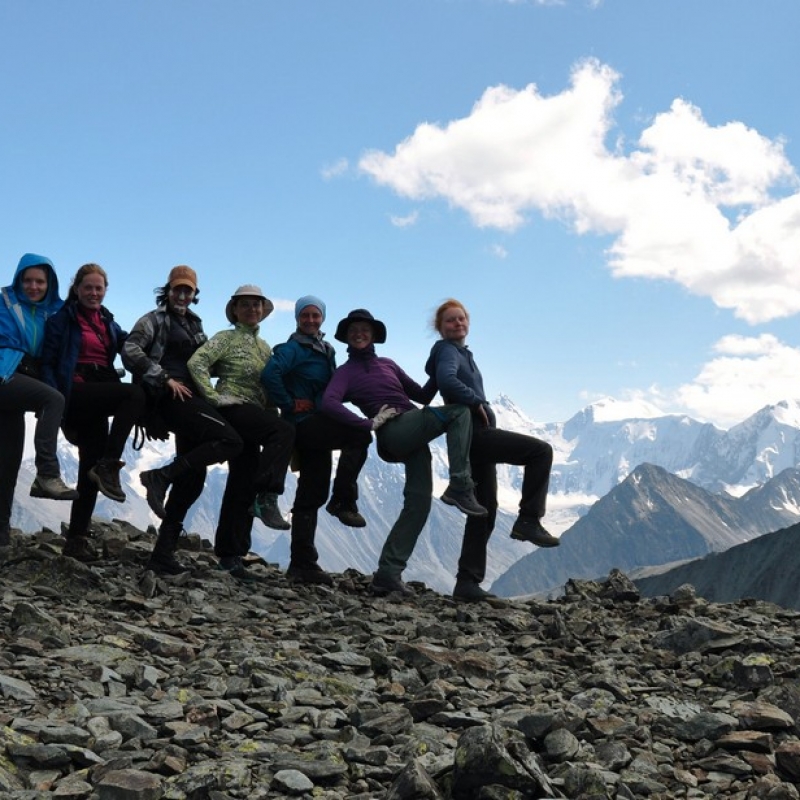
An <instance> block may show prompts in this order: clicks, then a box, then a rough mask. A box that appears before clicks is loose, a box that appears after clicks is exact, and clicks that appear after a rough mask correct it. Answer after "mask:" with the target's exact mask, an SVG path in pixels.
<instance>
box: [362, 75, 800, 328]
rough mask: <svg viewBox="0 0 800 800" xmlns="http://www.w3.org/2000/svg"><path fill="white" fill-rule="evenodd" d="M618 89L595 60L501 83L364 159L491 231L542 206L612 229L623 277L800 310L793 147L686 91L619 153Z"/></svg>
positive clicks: (749, 315)
mask: <svg viewBox="0 0 800 800" xmlns="http://www.w3.org/2000/svg"><path fill="white" fill-rule="evenodd" d="M618 83H619V75H618V74H617V73H616V72H615V71H614V70H613V69H611V68H610V67H608V66H606V65H604V64H601V63H599V62H597V61H595V60H589V61H586V62H584V63H582V64H579V65H577V66H576V67H575V69H574V70H573V73H572V77H571V85H570V86H569V87H568V88H567V89H565V90H564V91H563V92H561V93H560V94H557V95H553V96H550V97H544V96H542V95H541V94H540V93H539V92H538V90H537V87H536V86H535V85H533V84H531V85H529V86H526V87H525V88H524V89H521V90H514V89H510V88H508V87H506V86H495V87H491V88H489V89H487V90H486V91H485V92H484V94H483V96H482V97H481V98H480V100H479V101H478V102H477V103H476V104H475V106H474V107H473V109H472V111H471V113H470V114H469V115H468V116H466V117H464V118H462V119H457V120H453V121H451V122H449V123H447V124H446V125H443V126H440V125H434V124H430V123H423V124H421V125H419V126H418V127H417V129H416V130H415V131H414V132H413V134H412V135H411V136H409V137H408V138H407V139H405V140H404V141H402V142H400V143H399V144H398V145H397V146H396V148H395V150H394V153H392V154H388V153H383V152H380V151H371V152H367V153H365V154H364V155H363V156H362V158H361V159H360V161H359V165H358V166H359V169H360V170H361V171H362V172H363V173H365V174H367V175H369V176H371V177H372V178H373V179H374V180H375V181H376V182H377V183H378V184H380V185H383V186H387V187H389V188H391V189H392V190H394V191H395V192H397V193H398V194H400V195H402V196H404V197H408V198H412V199H414V200H417V201H422V200H432V199H444V200H446V201H447V202H448V203H449V204H450V205H452V206H453V207H455V208H459V209H462V210H464V211H465V212H466V213H467V214H468V215H469V216H470V218H471V219H472V221H473V223H474V224H475V225H477V226H479V227H494V228H499V229H501V230H508V231H511V230H514V229H516V228H519V227H520V226H522V225H524V224H525V221H526V217H527V216H528V215H530V214H531V213H536V212H538V213H541V214H543V215H545V216H548V217H556V218H560V219H562V220H564V221H565V222H567V223H568V224H570V225H571V226H572V227H573V228H574V230H575V231H576V232H578V233H581V234H586V233H599V234H611V235H612V236H614V237H615V238H614V241H613V244H612V245H611V247H610V248H609V251H608V263H609V267H610V268H611V270H612V272H613V274H615V275H616V276H618V277H633V276H636V277H645V278H656V279H665V280H671V281H674V282H676V283H679V284H680V285H682V286H684V287H686V288H687V289H688V290H690V291H691V292H693V293H695V294H698V295H705V296H708V297H710V298H711V299H712V300H713V301H714V302H715V303H716V304H717V305H718V306H720V307H723V308H730V309H733V310H734V312H735V313H736V315H737V316H739V317H741V318H743V319H746V320H747V321H749V322H751V323H754V322H763V321H766V320H769V319H775V318H777V317H783V316H788V315H791V314H794V313H796V312H797V311H800V194H798V193H797V186H798V180H797V175H796V173H795V170H794V169H793V167H792V165H791V164H790V162H789V161H788V159H787V158H786V156H785V154H784V150H783V143H782V142H781V141H771V140H770V139H768V138H766V137H764V136H762V135H761V134H759V133H758V132H757V131H755V130H753V129H751V128H748V127H747V126H745V125H744V124H742V123H741V122H730V123H728V124H725V125H720V126H716V127H715V126H711V125H709V124H708V123H707V122H706V121H705V120H704V119H703V116H702V114H701V112H700V110H699V109H697V108H696V107H694V106H692V105H691V104H690V103H687V102H686V101H684V100H681V99H677V100H675V101H674V102H673V103H672V105H671V107H670V109H669V110H668V111H666V112H663V113H661V114H658V115H657V116H656V117H655V119H654V120H653V121H652V123H651V124H650V125H649V126H648V127H646V128H645V129H644V130H643V131H642V133H641V135H640V137H639V140H638V142H637V143H636V145H635V147H634V148H633V149H632V150H631V152H629V153H625V152H624V151H623V148H622V146H621V145H617V144H615V146H614V149H613V150H612V149H609V146H608V144H607V142H608V140H609V139H610V138H611V137H610V134H611V131H612V128H613V112H614V109H615V108H616V106H617V105H618V104H619V103H620V102H621V100H622V96H621V94H620V93H619V90H618V88H617V84H618ZM792 192H794V193H792Z"/></svg>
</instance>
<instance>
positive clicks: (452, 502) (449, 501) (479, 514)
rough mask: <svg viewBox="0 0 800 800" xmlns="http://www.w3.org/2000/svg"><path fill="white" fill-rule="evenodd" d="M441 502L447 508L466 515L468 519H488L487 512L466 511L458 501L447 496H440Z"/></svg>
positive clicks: (484, 510)
mask: <svg viewBox="0 0 800 800" xmlns="http://www.w3.org/2000/svg"><path fill="white" fill-rule="evenodd" d="M440 499H441V501H442V502H443V503H444V504H445V505H448V506H453V508H457V509H458V510H459V511H460V512H461V513H462V514H466V515H467V516H468V517H488V516H489V512H488V511H487V510H486V509H485V508H484V509H483V511H477V510H475V509H468V508H465V507H464V506H462V505H461V503H459V502H458V500H453V498H452V497H448V496H447V495H444V494H443V495H442V496H441V498H440Z"/></svg>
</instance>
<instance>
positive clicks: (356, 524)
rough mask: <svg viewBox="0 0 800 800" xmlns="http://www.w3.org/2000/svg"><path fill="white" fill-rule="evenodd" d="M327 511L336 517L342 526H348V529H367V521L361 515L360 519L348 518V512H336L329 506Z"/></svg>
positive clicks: (326, 507) (326, 508)
mask: <svg viewBox="0 0 800 800" xmlns="http://www.w3.org/2000/svg"><path fill="white" fill-rule="evenodd" d="M325 510H326V511H327V512H328V513H329V514H330V515H331V516H332V517H336V519H338V520H339V522H341V523H342V525H346V526H347V527H348V528H366V527H367V521H366V520H365V519H364V517H362V516H361V515H359V516H358V517H347V514H348V512H347V511H345V512H341V511H335V510H333V509H331V508H329V507H328V506H325Z"/></svg>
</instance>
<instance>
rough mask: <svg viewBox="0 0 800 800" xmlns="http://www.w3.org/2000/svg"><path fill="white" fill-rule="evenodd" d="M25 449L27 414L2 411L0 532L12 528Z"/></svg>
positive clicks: (0, 435) (0, 437)
mask: <svg viewBox="0 0 800 800" xmlns="http://www.w3.org/2000/svg"><path fill="white" fill-rule="evenodd" d="M24 447H25V412H24V411H0V531H7V530H8V529H9V528H10V526H11V509H12V507H13V505H14V489H15V488H16V485H17V475H18V474H19V468H20V465H21V464H22V452H23V450H24Z"/></svg>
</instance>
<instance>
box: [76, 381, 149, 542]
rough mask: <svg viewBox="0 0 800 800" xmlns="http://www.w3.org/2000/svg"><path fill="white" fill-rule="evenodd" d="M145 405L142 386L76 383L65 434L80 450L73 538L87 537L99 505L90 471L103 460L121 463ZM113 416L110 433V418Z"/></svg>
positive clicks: (111, 383) (113, 383) (118, 383)
mask: <svg viewBox="0 0 800 800" xmlns="http://www.w3.org/2000/svg"><path fill="white" fill-rule="evenodd" d="M144 406H145V395H144V392H143V391H142V388H141V387H140V386H136V385H134V384H131V383H120V382H116V381H109V382H103V383H92V382H90V383H83V382H82V383H75V384H73V386H72V392H71V394H70V398H69V405H68V406H67V413H66V417H65V419H64V424H63V428H64V432H65V434H66V436H67V438H68V439H69V441H70V442H72V443H73V444H75V445H77V447H78V485H77V487H76V488H77V489H78V494H79V495H80V496H79V497H78V499H77V500H73V501H72V507H71V508H70V514H69V534H70V536H85V535H86V534H87V533H88V532H89V523H90V522H91V519H92V514H93V513H94V508H95V505H96V504H97V492H98V489H97V486H96V485H95V483H94V482H93V481H92V480H91V479H90V478H89V470H90V469H92V467H94V466H95V465H96V464H97V462H98V461H100V459H110V460H114V461H119V460H120V458H121V456H122V451H123V450H124V449H125V442H127V440H128V436H130V432H131V430H132V429H133V426H134V425H135V424H136V421H137V420H138V419H139V418H140V417H141V415H142V412H143V411H144ZM109 417H111V418H112V420H111V428H110V430H109V424H108V418H109Z"/></svg>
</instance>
